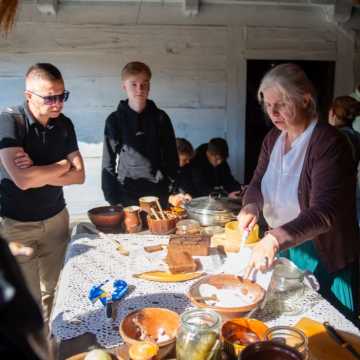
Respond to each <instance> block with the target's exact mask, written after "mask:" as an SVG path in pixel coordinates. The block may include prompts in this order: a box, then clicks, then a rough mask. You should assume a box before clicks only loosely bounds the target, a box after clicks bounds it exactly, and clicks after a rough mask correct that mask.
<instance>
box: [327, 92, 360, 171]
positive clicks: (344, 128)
mask: <svg viewBox="0 0 360 360" xmlns="http://www.w3.org/2000/svg"><path fill="white" fill-rule="evenodd" d="M358 116H360V102H359V101H357V100H356V99H354V98H352V97H351V96H339V97H337V98H336V99H334V101H333V103H332V104H331V107H330V110H329V123H330V125H332V126H335V127H336V128H337V129H338V130H340V132H342V133H343V134H344V135H345V136H346V138H347V140H348V141H349V144H350V146H351V151H352V154H353V158H354V160H355V162H356V165H358V164H359V160H360V133H358V132H357V131H355V130H354V128H353V122H354V120H355V119H356V117H358Z"/></svg>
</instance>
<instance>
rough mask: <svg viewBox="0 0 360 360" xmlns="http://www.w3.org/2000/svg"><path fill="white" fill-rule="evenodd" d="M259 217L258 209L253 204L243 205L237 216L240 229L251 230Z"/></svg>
mask: <svg viewBox="0 0 360 360" xmlns="http://www.w3.org/2000/svg"><path fill="white" fill-rule="evenodd" d="M258 218H259V210H258V208H257V206H256V205H255V204H248V205H245V206H244V207H243V208H242V209H241V211H240V212H239V215H238V216H237V219H238V222H239V227H240V229H249V230H252V228H253V227H254V225H255V224H256V223H257V221H258Z"/></svg>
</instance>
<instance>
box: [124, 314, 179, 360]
mask: <svg viewBox="0 0 360 360" xmlns="http://www.w3.org/2000/svg"><path fill="white" fill-rule="evenodd" d="M179 326H180V316H179V315H178V314H177V313H176V312H174V311H171V310H168V309H163V308H143V309H139V310H135V311H133V312H131V313H130V314H128V315H126V317H125V318H124V319H123V320H122V321H121V323H120V327H119V331H120V335H121V337H122V338H123V340H124V341H125V342H126V344H127V345H129V346H131V345H132V344H135V343H140V342H143V341H144V340H149V341H152V342H155V343H156V344H157V345H158V346H159V353H158V355H157V357H156V359H163V358H165V357H166V355H168V354H169V353H170V352H171V351H172V350H173V349H174V346H175V341H176V335H177V331H178V328H179Z"/></svg>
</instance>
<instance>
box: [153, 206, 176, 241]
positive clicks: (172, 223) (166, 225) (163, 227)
mask: <svg viewBox="0 0 360 360" xmlns="http://www.w3.org/2000/svg"><path fill="white" fill-rule="evenodd" d="M165 213H166V216H167V218H166V219H162V218H160V219H159V220H158V219H155V218H154V217H152V216H150V215H148V217H147V223H148V226H149V230H150V232H151V233H152V234H157V235H167V234H172V233H174V232H175V230H176V223H177V222H178V221H179V218H178V217H177V216H176V215H174V214H172V213H171V212H168V211H166V212H165Z"/></svg>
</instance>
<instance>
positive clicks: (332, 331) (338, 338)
mask: <svg viewBox="0 0 360 360" xmlns="http://www.w3.org/2000/svg"><path fill="white" fill-rule="evenodd" d="M323 325H324V327H325V329H326V331H327V333H328V334H329V335H330V336H331V337H332V338H333V339H334V340H335V341H336V342H337V343H338V344H339V345H340V346H341V347H342V348H344V349H346V350H347V351H349V352H350V353H351V354H352V356H354V358H355V359H358V360H360V354H359V353H358V352H357V351H356V350H355V348H354V347H353V346H352V345H351V344H349V343H348V342H347V341H346V340H345V339H344V338H343V337H342V336H341V335H340V334H339V333H338V332H337V331H336V330H335V328H333V327H332V326H331V325H330V323H329V322H327V321H326V322H324V323H323Z"/></svg>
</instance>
